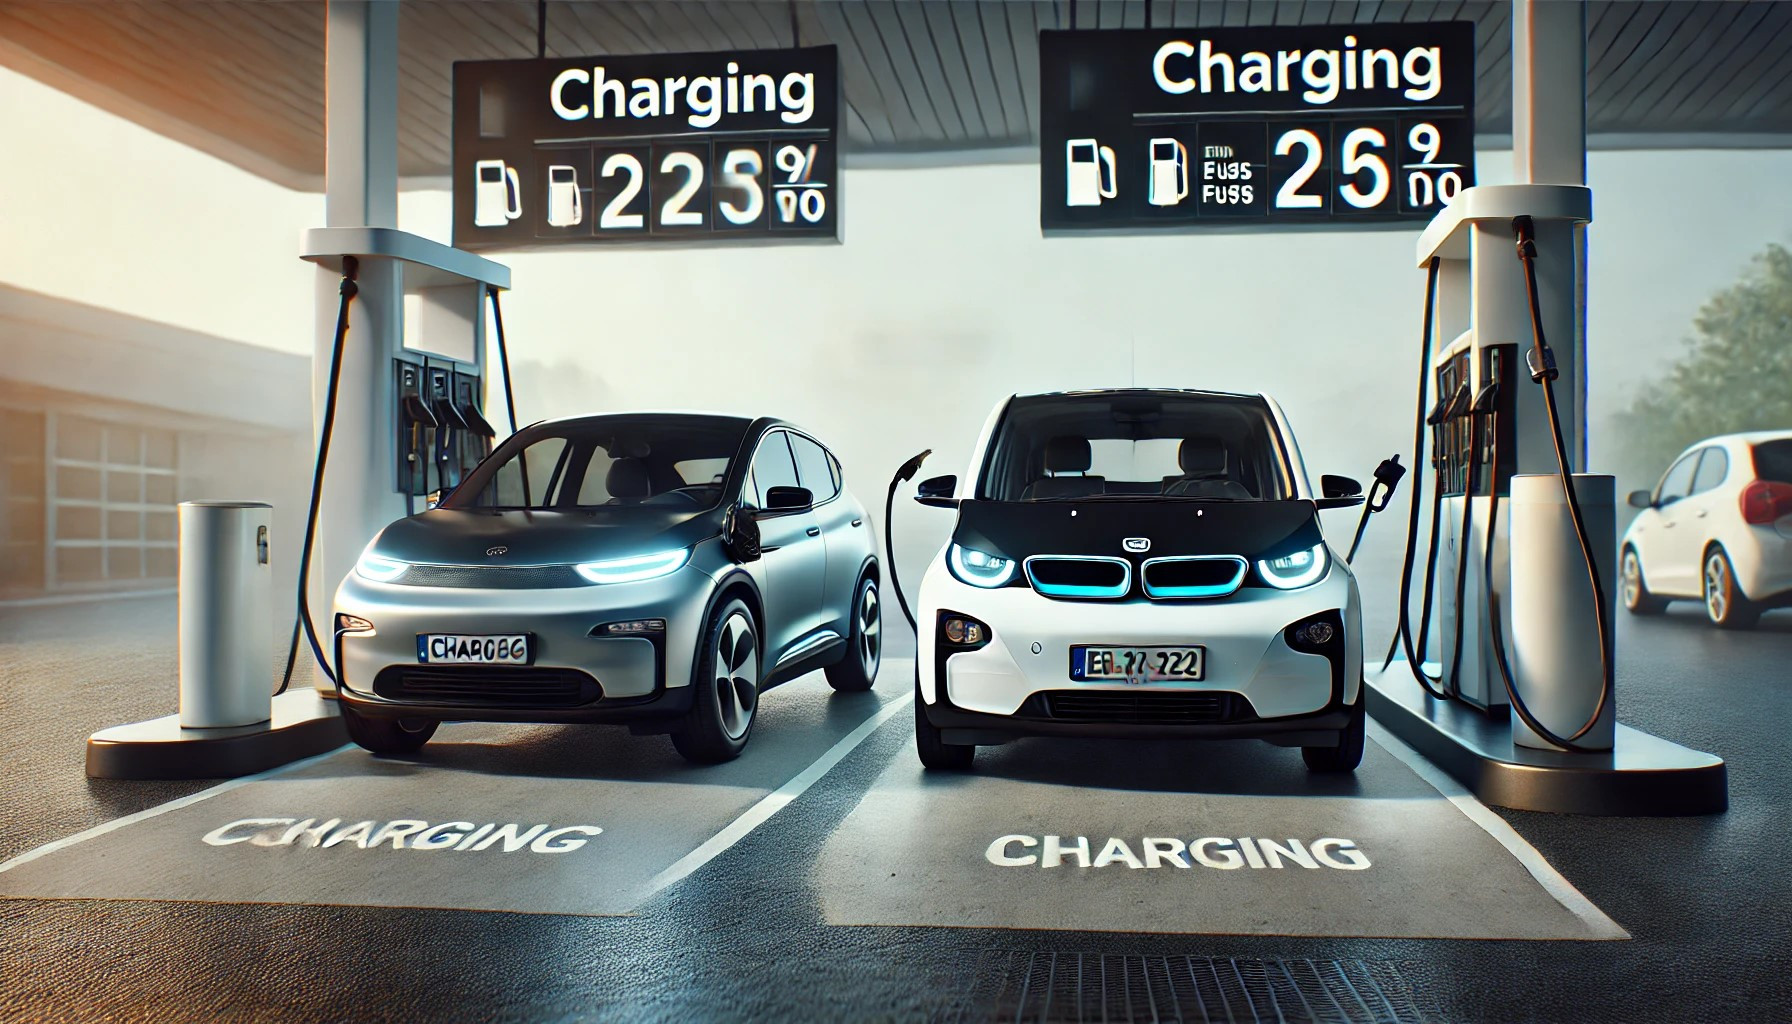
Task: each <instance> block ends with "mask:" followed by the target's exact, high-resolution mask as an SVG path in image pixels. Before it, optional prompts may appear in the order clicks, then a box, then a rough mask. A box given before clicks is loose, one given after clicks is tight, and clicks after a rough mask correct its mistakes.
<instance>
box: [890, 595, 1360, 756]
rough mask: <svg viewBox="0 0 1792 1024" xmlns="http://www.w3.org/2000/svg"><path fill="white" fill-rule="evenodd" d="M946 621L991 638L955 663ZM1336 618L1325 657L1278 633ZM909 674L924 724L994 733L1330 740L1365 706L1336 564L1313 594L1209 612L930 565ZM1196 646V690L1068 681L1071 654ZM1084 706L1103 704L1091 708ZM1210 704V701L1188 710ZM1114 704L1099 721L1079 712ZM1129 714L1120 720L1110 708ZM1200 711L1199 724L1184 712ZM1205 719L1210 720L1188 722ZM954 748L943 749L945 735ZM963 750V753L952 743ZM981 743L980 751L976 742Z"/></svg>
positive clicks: (1242, 599) (1356, 638)
mask: <svg viewBox="0 0 1792 1024" xmlns="http://www.w3.org/2000/svg"><path fill="white" fill-rule="evenodd" d="M944 611H950V612H952V613H955V614H961V615H969V616H971V617H972V618H975V619H977V620H979V621H980V622H982V623H984V624H985V625H986V626H987V627H989V630H990V641H989V642H988V643H987V644H986V645H984V646H983V647H981V648H978V649H976V650H970V651H954V650H951V649H950V646H949V645H946V644H943V643H941V642H940V640H939V638H938V636H937V633H936V628H937V627H936V623H937V622H938V620H939V616H940V614H941V613H942V612H944ZM1328 612H1331V613H1336V615H1337V617H1338V619H1339V620H1341V625H1342V636H1341V638H1340V640H1339V642H1338V643H1337V647H1336V649H1335V651H1334V653H1333V654H1332V655H1331V656H1327V655H1325V654H1318V653H1308V652H1305V651H1300V650H1296V649H1294V648H1293V647H1291V646H1290V645H1289V643H1288V642H1287V640H1286V639H1285V638H1284V630H1285V629H1286V628H1287V627H1288V626H1290V625H1292V624H1294V623H1296V622H1300V621H1301V620H1303V619H1307V618H1310V617H1313V616H1315V615H1321V614H1325V613H1328ZM919 621H920V623H921V637H920V639H919V644H918V647H919V651H920V654H919V657H918V658H917V665H916V671H917V676H918V681H919V689H920V696H921V700H922V703H923V705H924V707H925V708H926V713H927V715H928V720H929V721H931V722H933V724H934V725H936V726H938V727H940V728H945V729H954V730H979V731H982V732H985V733H989V734H992V735H993V734H996V733H1008V734H1012V735H1083V736H1134V737H1146V736H1191V737H1211V738H1229V737H1260V738H1265V739H1272V740H1275V741H1277V742H1287V743H1291V744H1304V743H1307V742H1309V741H1317V742H1330V741H1331V740H1333V739H1335V734H1336V731H1337V730H1338V729H1341V728H1343V727H1344V726H1345V724H1346V721H1347V713H1346V711H1345V708H1346V707H1347V706H1349V705H1353V704H1355V703H1356V702H1357V701H1358V700H1359V699H1360V691H1361V685H1362V684H1361V680H1362V645H1361V607H1360V604H1359V601H1358V597H1357V590H1356V585H1355V581H1354V579H1353V578H1352V577H1351V576H1350V573H1349V570H1348V569H1346V568H1345V567H1344V566H1343V565H1341V564H1340V563H1338V562H1336V561H1335V560H1334V563H1333V566H1332V568H1331V570H1330V571H1329V572H1328V573H1327V575H1326V577H1325V578H1324V579H1322V580H1320V581H1319V582H1318V583H1315V584H1313V585H1312V586H1309V587H1304V588H1301V589H1299V590H1291V591H1279V590H1269V589H1263V588H1249V587H1247V588H1245V589H1242V590H1240V591H1239V592H1238V593H1236V594H1234V595H1232V596H1231V597H1227V598H1222V599H1216V600H1210V601H1188V602H1162V601H1149V600H1144V599H1133V600H1126V601H1062V600H1053V599H1051V598H1047V597H1043V596H1041V595H1039V594H1038V593H1036V592H1034V591H1033V590H1032V589H1030V588H1025V587H1003V588H998V589H995V590H984V589H980V588H976V587H971V586H969V585H967V584H964V583H960V582H959V581H958V580H957V579H955V578H953V577H952V576H951V574H950V573H949V572H948V571H947V570H946V569H945V566H944V564H943V561H941V560H936V562H935V564H934V565H933V566H932V567H931V568H930V570H929V572H928V575H927V578H926V579H925V581H924V582H923V584H922V592H921V602H920V608H919ZM1085 644H1111V645H1119V646H1156V645H1169V644H1199V645H1201V646H1203V647H1204V648H1205V649H1206V654H1205V665H1204V676H1205V678H1203V679H1202V680H1200V681H1198V682H1184V681H1176V682H1148V683H1137V684H1133V683H1125V682H1077V681H1072V680H1071V678H1070V660H1071V651H1070V649H1071V648H1072V647H1073V646H1079V645H1085ZM1088 695H1112V696H1111V697H1109V698H1106V699H1105V700H1098V701H1091V700H1088V699H1086V698H1087V697H1088ZM1201 695H1207V696H1208V698H1210V699H1194V698H1199V697H1200V696H1201ZM1066 696H1068V697H1070V698H1071V701H1070V702H1069V703H1072V704H1082V705H1089V704H1091V703H1103V704H1106V705H1109V706H1108V707H1106V709H1105V710H1104V711H1103V712H1102V714H1103V716H1105V718H1106V719H1107V720H1099V721H1098V720H1091V717H1090V713H1089V710H1088V708H1087V707H1086V706H1085V707H1083V708H1081V709H1079V710H1078V711H1076V712H1073V713H1070V714H1068V715H1066V714H1065V713H1063V708H1061V707H1060V706H1059V705H1063V704H1065V703H1066V702H1065V701H1064V699H1063V698H1064V697H1066ZM1116 703H1118V704H1130V706H1132V707H1133V708H1134V709H1135V710H1132V711H1123V710H1115V708H1114V707H1113V706H1112V705H1114V704H1116ZM1192 708H1199V709H1200V710H1199V711H1198V712H1193V711H1191V709H1192ZM1201 716H1205V717H1206V718H1207V719H1208V720H1204V721H1197V720H1193V719H1195V718H1198V717H1201ZM949 739H950V737H949ZM958 741H959V742H968V740H966V739H964V738H963V737H960V738H959V740H958ZM976 742H989V741H988V740H977V741H976Z"/></svg>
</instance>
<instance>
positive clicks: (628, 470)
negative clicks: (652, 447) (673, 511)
mask: <svg viewBox="0 0 1792 1024" xmlns="http://www.w3.org/2000/svg"><path fill="white" fill-rule="evenodd" d="M604 490H606V491H609V492H610V497H612V498H618V499H620V500H622V501H640V500H641V499H643V498H646V497H648V496H649V495H651V494H652V493H653V482H652V481H651V480H649V479H648V477H647V463H645V462H642V461H641V460H640V459H617V460H616V461H615V462H612V463H610V472H609V474H608V475H606V476H605V477H604Z"/></svg>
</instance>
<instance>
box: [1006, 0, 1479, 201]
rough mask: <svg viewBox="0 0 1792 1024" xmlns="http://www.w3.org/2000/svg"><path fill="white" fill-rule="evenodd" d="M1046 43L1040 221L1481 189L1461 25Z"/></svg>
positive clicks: (1121, 36) (1115, 36) (1159, 33)
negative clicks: (1476, 181)
mask: <svg viewBox="0 0 1792 1024" xmlns="http://www.w3.org/2000/svg"><path fill="white" fill-rule="evenodd" d="M1039 45H1040V78H1041V95H1042V103H1043V107H1042V111H1041V118H1040V123H1041V140H1042V142H1041V146H1042V148H1041V151H1040V160H1039V165H1040V189H1039V195H1040V225H1041V227H1042V228H1043V229H1044V230H1045V231H1047V232H1048V233H1052V232H1058V231H1077V230H1106V231H1125V230H1132V229H1151V228H1195V229H1198V228H1200V227H1203V226H1208V225H1213V226H1228V225H1229V226H1237V225H1240V224H1256V225H1263V226H1272V225H1315V224H1317V225H1338V224H1349V223H1366V222H1373V221H1399V220H1426V219H1429V218H1430V217H1432V216H1433V215H1435V214H1436V213H1437V211H1438V210H1439V209H1441V208H1442V207H1443V206H1444V204H1446V203H1448V202H1449V201H1450V199H1451V198H1452V197H1454V196H1455V195H1456V194H1457V193H1458V192H1460V191H1462V190H1463V189H1465V188H1467V187H1469V186H1470V185H1473V184H1474V91H1475V89H1474V87H1475V82H1474V57H1475V48H1474V25H1473V24H1472V23H1470V22H1445V23H1418V22H1413V23H1387V24H1380V23H1377V24H1368V25H1326V26H1312V25H1296V26H1250V27H1239V28H1229V29H1228V28H1214V29H1198V30H1197V29H1166V30H1143V31H1047V32H1042V33H1040V42H1039Z"/></svg>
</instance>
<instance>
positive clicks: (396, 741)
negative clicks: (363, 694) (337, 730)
mask: <svg viewBox="0 0 1792 1024" xmlns="http://www.w3.org/2000/svg"><path fill="white" fill-rule="evenodd" d="M336 703H337V706H338V707H339V708H340V709H341V711H342V724H343V726H344V727H345V728H347V729H348V738H349V739H351V740H354V741H355V742H356V743H358V744H360V745H361V746H362V747H363V748H365V749H366V750H368V751H370V752H372V753H375V754H415V753H416V752H417V751H419V750H422V749H423V745H424V744H425V743H428V742H429V738H430V737H431V736H434V735H435V734H436V726H437V725H439V724H440V723H438V722H431V721H428V720H425V719H419V718H374V717H372V716H371V715H363V714H361V713H360V712H358V711H356V710H355V709H354V707H353V706H351V705H350V704H348V703H347V702H345V701H340V700H339V701H337V702H336Z"/></svg>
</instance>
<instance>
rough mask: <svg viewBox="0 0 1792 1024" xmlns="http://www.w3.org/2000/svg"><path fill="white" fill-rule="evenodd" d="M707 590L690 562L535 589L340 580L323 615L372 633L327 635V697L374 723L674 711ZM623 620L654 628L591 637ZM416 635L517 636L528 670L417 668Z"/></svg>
mask: <svg viewBox="0 0 1792 1024" xmlns="http://www.w3.org/2000/svg"><path fill="white" fill-rule="evenodd" d="M714 586H715V581H714V580H713V579H712V578H711V577H710V576H709V575H708V574H707V573H704V572H703V571H701V570H699V569H697V568H695V567H692V566H685V567H684V568H682V569H679V570H678V571H677V572H674V573H671V574H669V575H667V576H664V577H661V578H659V579H655V580H643V581H640V582H636V583H622V584H610V585H603V586H595V585H594V586H588V587H565V588H554V589H540V590H510V589H505V590H492V589H478V588H461V587H415V586H401V585H395V584H388V583H376V582H373V581H370V580H365V579H362V578H361V577H359V576H354V575H351V576H349V577H348V579H346V580H344V581H343V583H342V585H341V587H340V588H338V590H337V592H336V600H335V611H336V612H337V614H346V615H354V616H358V617H360V618H363V619H366V620H367V621H369V622H371V623H372V624H373V630H372V631H371V632H357V633H348V634H345V635H342V636H339V637H336V638H335V641H334V643H335V650H334V652H333V654H334V658H335V663H336V666H337V672H338V679H339V686H338V690H337V696H338V698H339V699H341V700H343V701H344V702H346V703H348V704H350V705H352V706H353V707H355V709H356V710H358V711H360V712H362V713H363V714H369V715H376V716H382V717H419V718H435V719H444V720H475V721H514V722H602V721H622V720H629V719H638V718H650V717H656V716H659V717H663V716H668V715H675V714H679V713H682V712H683V711H684V710H686V709H688V707H689V706H690V699H689V692H690V682H691V677H692V667H693V666H692V659H693V657H694V654H695V652H696V650H697V648H698V636H699V634H700V632H701V631H702V628H703V622H704V616H705V615H706V613H707V611H708V603H709V601H710V600H711V597H712V596H713V592H714ZM634 619H664V620H665V622H666V629H665V631H664V632H663V633H661V634H658V635H655V636H650V637H644V636H617V637H612V636H593V635H592V630H593V629H594V628H596V627H598V626H601V625H603V624H606V623H610V622H620V621H628V620H634ZM334 622H335V620H334V618H332V619H331V622H330V623H329V625H332V626H333V625H334ZM320 625H324V624H321V623H320ZM425 633H448V634H472V635H494V634H497V635H501V634H515V633H526V634H528V635H529V636H530V643H531V658H530V663H529V665H527V666H510V665H490V666H476V665H435V664H422V663H420V660H419V656H418V651H417V646H418V641H417V638H418V636H419V635H420V634H425Z"/></svg>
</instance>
